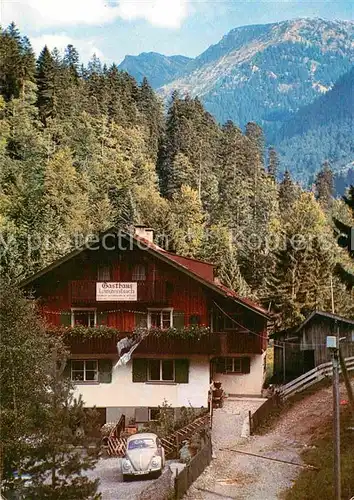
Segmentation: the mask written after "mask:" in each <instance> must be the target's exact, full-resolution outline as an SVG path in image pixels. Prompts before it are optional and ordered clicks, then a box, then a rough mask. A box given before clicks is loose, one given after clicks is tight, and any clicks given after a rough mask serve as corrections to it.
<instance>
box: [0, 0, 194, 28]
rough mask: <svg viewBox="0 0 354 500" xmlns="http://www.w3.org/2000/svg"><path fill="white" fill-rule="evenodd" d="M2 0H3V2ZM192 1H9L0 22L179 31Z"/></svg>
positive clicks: (24, 25)
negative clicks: (140, 23)
mask: <svg viewBox="0 0 354 500" xmlns="http://www.w3.org/2000/svg"><path fill="white" fill-rule="evenodd" d="M0 1H1V0H0ZM188 1H189V0H20V1H18V0H12V1H11V0H7V1H5V2H3V5H2V13H1V19H0V23H1V24H2V25H7V24H9V23H10V22H11V21H15V22H16V23H17V24H18V25H20V27H21V28H23V27H30V28H32V29H43V28H44V27H48V26H68V25H71V26H73V25H80V24H81V25H85V24H86V25H101V24H107V23H110V22H113V21H114V20H116V19H119V18H121V19H124V20H127V21H134V20H137V19H143V20H145V21H148V22H149V23H151V24H153V25H156V26H161V27H167V28H178V27H179V26H180V25H181V23H182V21H183V20H184V19H185V18H186V17H187V15H188Z"/></svg>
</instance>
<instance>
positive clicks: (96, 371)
mask: <svg viewBox="0 0 354 500" xmlns="http://www.w3.org/2000/svg"><path fill="white" fill-rule="evenodd" d="M73 361H80V362H81V363H84V378H83V380H75V379H74V378H73V371H74V372H75V371H79V370H73ZM86 362H90V363H92V362H94V363H96V368H95V370H94V371H95V373H96V379H95V380H86ZM70 365H71V366H70V380H71V381H72V382H74V383H76V384H80V383H81V382H98V375H99V373H98V359H72V360H71V363H70ZM89 371H92V370H89Z"/></svg>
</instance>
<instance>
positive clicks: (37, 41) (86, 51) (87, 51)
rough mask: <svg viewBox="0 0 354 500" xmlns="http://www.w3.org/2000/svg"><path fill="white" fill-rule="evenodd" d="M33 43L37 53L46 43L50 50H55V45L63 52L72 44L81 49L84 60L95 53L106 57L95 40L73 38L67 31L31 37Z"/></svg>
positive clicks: (102, 57) (81, 56) (81, 57)
mask: <svg viewBox="0 0 354 500" xmlns="http://www.w3.org/2000/svg"><path fill="white" fill-rule="evenodd" d="M31 44H32V46H33V49H34V50H35V52H36V54H37V55H38V54H39V53H40V51H41V50H42V49H43V47H44V46H45V45H47V47H48V48H49V50H53V49H54V47H57V48H58V49H59V50H60V51H61V52H63V51H64V49H65V47H66V46H67V45H70V44H71V45H73V46H74V47H75V48H76V49H77V50H78V51H79V54H80V59H81V60H82V61H83V62H87V61H88V60H89V59H91V57H92V56H93V54H96V56H97V57H100V58H101V59H104V56H103V54H102V52H101V51H100V49H99V48H98V47H96V46H95V43H94V41H93V40H87V39H79V38H72V37H70V36H68V35H66V34H65V33H59V34H53V35H41V36H37V37H31Z"/></svg>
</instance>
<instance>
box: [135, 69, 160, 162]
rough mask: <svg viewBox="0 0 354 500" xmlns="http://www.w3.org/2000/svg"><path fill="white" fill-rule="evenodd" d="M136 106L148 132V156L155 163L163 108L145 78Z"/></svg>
mask: <svg viewBox="0 0 354 500" xmlns="http://www.w3.org/2000/svg"><path fill="white" fill-rule="evenodd" d="M137 106H138V109H139V111H140V113H141V115H142V120H143V124H145V126H146V128H147V131H148V137H147V144H148V151H149V154H150V156H151V158H152V159H153V160H154V161H156V159H157V155H158V150H159V145H160V141H161V137H162V132H163V128H164V123H163V122H164V118H163V108H162V103H161V101H160V100H159V99H158V97H157V96H156V94H155V92H154V91H153V89H152V88H151V87H150V85H149V83H148V81H147V79H146V78H144V79H143V81H142V84H141V86H140V89H139V93H138V100H137Z"/></svg>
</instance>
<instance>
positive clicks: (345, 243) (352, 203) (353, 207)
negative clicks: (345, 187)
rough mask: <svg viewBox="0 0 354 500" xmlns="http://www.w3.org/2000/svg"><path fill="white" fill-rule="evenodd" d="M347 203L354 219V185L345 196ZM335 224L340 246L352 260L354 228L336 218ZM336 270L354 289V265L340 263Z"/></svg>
mask: <svg viewBox="0 0 354 500" xmlns="http://www.w3.org/2000/svg"><path fill="white" fill-rule="evenodd" d="M343 200H344V202H345V204H346V205H347V206H348V207H349V209H350V211H351V213H352V217H353V221H354V186H351V187H350V189H349V191H348V195H347V196H344V197H343ZM334 224H335V226H336V228H337V230H338V231H339V233H340V236H339V239H338V243H339V246H341V247H342V248H345V249H346V250H347V251H348V253H349V256H350V257H351V259H352V260H354V228H353V227H351V226H350V225H348V224H345V223H343V222H341V221H340V220H338V219H336V218H334ZM336 272H337V274H338V275H339V276H340V278H341V279H342V281H344V282H345V283H346V284H347V286H348V287H349V288H352V289H354V266H353V268H352V269H350V268H349V267H348V266H345V265H343V264H342V263H339V264H338V265H337V267H336Z"/></svg>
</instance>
